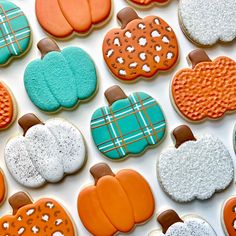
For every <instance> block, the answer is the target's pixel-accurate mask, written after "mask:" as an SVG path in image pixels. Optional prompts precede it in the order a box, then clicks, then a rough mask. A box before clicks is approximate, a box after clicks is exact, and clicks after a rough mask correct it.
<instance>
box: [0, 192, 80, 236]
mask: <svg viewBox="0 0 236 236" xmlns="http://www.w3.org/2000/svg"><path fill="white" fill-rule="evenodd" d="M9 203H10V205H11V207H12V209H13V212H12V215H6V216H3V217H1V218H0V232H1V236H7V235H12V236H13V235H27V236H35V235H38V236H46V235H50V236H63V235H64V236H75V235H76V234H75V229H74V226H73V223H72V220H71V218H70V216H69V215H68V214H67V213H66V211H65V210H64V209H63V207H62V206H61V205H60V204H59V203H58V202H56V201H55V200H53V199H50V198H42V199H40V200H38V201H37V202H35V203H33V202H32V200H31V199H30V197H29V196H28V195H27V194H26V193H24V192H18V193H16V194H14V195H13V196H12V197H10V198H9Z"/></svg>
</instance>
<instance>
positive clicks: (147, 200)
mask: <svg viewBox="0 0 236 236" xmlns="http://www.w3.org/2000/svg"><path fill="white" fill-rule="evenodd" d="M90 172H91V174H92V175H93V177H94V179H95V184H94V185H93V186H89V187H87V188H85V189H83V190H82V191H81V192H80V194H79V197H78V212H79V216H80V219H81V221H82V223H83V224H84V226H85V228H86V229H87V230H88V231H89V232H90V233H91V234H92V235H115V234H116V233H118V232H123V233H128V232H130V231H131V230H132V229H133V228H134V226H135V225H136V224H141V223H144V222H145V221H147V220H148V219H150V217H151V216H152V214H153V211H154V198H153V195H152V192H151V189H150V187H149V185H148V183H147V182H146V180H145V179H144V178H143V177H142V176H141V175H140V174H139V173H137V172H136V171H133V170H128V169H126V170H121V171H119V172H118V173H117V174H116V175H115V174H114V173H113V172H112V170H111V169H110V167H109V166H108V165H107V164H105V163H100V164H97V165H95V166H93V167H92V168H91V169H90ZM94 212H96V214H94Z"/></svg>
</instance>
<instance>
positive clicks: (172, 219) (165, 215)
mask: <svg viewBox="0 0 236 236" xmlns="http://www.w3.org/2000/svg"><path fill="white" fill-rule="evenodd" d="M157 221H158V222H159V223H160V225H161V227H162V232H163V233H164V234H165V233H166V231H167V230H168V229H169V227H170V226H171V225H173V224H175V223H178V222H180V223H183V221H182V220H181V219H180V217H179V216H178V214H177V213H176V212H175V211H174V210H167V211H164V212H162V213H161V214H160V215H159V216H158V217H157Z"/></svg>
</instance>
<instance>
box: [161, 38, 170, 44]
mask: <svg viewBox="0 0 236 236" xmlns="http://www.w3.org/2000/svg"><path fill="white" fill-rule="evenodd" d="M162 41H163V42H164V43H169V42H170V40H169V39H168V38H167V37H166V36H164V37H163V38H162Z"/></svg>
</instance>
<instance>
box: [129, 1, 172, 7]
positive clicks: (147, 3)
mask: <svg viewBox="0 0 236 236" xmlns="http://www.w3.org/2000/svg"><path fill="white" fill-rule="evenodd" d="M127 1H128V2H132V3H134V4H137V5H139V6H142V7H145V6H150V5H164V4H166V3H167V2H169V0H127Z"/></svg>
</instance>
